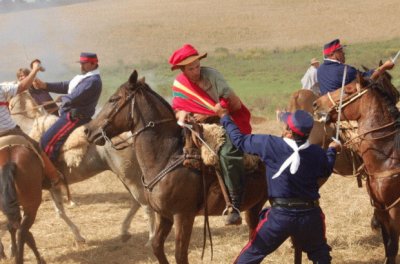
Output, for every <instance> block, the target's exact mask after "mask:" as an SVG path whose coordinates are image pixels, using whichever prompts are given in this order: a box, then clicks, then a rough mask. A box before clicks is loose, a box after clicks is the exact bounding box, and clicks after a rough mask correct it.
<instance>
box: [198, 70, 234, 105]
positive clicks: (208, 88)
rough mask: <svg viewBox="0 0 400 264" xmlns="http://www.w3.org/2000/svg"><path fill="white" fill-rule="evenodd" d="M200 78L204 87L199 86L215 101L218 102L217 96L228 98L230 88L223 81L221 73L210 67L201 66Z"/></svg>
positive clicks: (230, 91)
mask: <svg viewBox="0 0 400 264" xmlns="http://www.w3.org/2000/svg"><path fill="white" fill-rule="evenodd" d="M200 74H201V80H202V81H203V83H204V87H201V88H202V89H203V90H204V91H205V92H206V93H207V94H208V95H209V96H210V97H211V98H212V99H213V100H214V101H215V102H219V98H221V97H222V98H228V97H229V96H230V95H231V93H232V89H231V88H230V87H229V85H228V83H227V82H226V81H225V79H224V77H223V76H222V74H221V73H219V72H218V71H217V70H216V69H213V68H210V67H201V69H200Z"/></svg>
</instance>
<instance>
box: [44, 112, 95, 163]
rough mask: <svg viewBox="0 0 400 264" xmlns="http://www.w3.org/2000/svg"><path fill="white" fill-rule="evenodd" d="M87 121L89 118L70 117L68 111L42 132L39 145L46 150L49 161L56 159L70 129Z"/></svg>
mask: <svg viewBox="0 0 400 264" xmlns="http://www.w3.org/2000/svg"><path fill="white" fill-rule="evenodd" d="M89 121H90V118H86V119H78V118H77V119H72V118H71V115H70V113H66V114H63V115H61V116H60V118H59V119H58V120H57V121H56V122H55V123H54V124H53V125H52V126H51V127H50V128H49V129H48V130H47V131H46V132H45V133H44V134H43V136H42V138H41V139H40V146H41V147H42V149H43V151H44V152H46V154H47V156H48V157H49V158H50V159H51V161H56V160H57V158H58V155H59V153H60V150H61V147H62V145H63V144H64V142H65V141H66V140H67V138H68V136H69V135H70V134H71V133H72V131H74V129H75V128H77V127H78V126H81V125H83V124H86V123H88V122H89Z"/></svg>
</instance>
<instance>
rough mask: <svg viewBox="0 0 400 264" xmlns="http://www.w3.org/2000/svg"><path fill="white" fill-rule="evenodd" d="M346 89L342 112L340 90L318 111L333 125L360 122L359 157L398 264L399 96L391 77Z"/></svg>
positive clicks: (389, 256)
mask: <svg viewBox="0 0 400 264" xmlns="http://www.w3.org/2000/svg"><path fill="white" fill-rule="evenodd" d="M344 89H345V90H344V96H343V105H342V109H341V110H339V109H338V102H339V99H340V93H341V91H340V89H339V90H337V91H335V92H332V93H330V96H328V95H324V96H322V97H320V98H319V99H318V100H317V101H316V102H315V103H314V107H315V110H316V113H317V114H318V115H319V116H328V120H329V121H330V122H335V121H336V120H337V118H338V112H340V113H341V120H357V122H358V135H359V136H358V140H359V143H358V146H357V148H358V154H359V155H360V156H361V157H362V160H363V161H364V164H365V168H366V171H367V174H368V178H367V189H368V192H369V195H370V197H371V202H372V205H373V206H374V208H375V212H374V214H375V215H376V218H377V220H378V221H379V223H380V225H381V230H382V237H383V243H384V246H385V255H386V258H385V263H396V256H397V253H398V244H399V234H400V203H399V202H400V178H399V173H400V157H399V153H400V152H399V150H400V130H399V127H400V121H399V120H400V119H399V118H400V113H399V111H398V109H397V107H396V103H397V101H398V98H399V93H398V91H397V90H396V88H395V87H394V86H393V85H392V83H391V78H390V76H389V75H388V74H383V75H382V76H380V77H379V78H378V79H377V80H376V81H369V82H367V81H366V80H363V79H362V78H361V77H360V76H358V78H357V83H351V84H349V85H347V86H345V88H344ZM329 97H330V98H329ZM349 143H352V142H349Z"/></svg>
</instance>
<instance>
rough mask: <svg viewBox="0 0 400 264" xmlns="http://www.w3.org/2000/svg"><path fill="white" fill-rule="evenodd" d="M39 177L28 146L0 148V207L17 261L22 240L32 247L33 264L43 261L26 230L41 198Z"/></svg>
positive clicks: (21, 259) (38, 162)
mask: <svg viewBox="0 0 400 264" xmlns="http://www.w3.org/2000/svg"><path fill="white" fill-rule="evenodd" d="M43 178H44V174H43V166H42V163H41V160H40V159H39V157H38V156H37V155H36V154H35V153H34V152H33V151H32V150H31V149H30V148H27V147H25V146H20V145H13V146H7V147H5V148H2V149H1V150H0V199H1V209H2V211H3V213H4V214H5V215H6V217H7V220H8V229H9V231H10V234H11V242H12V251H13V254H15V263H17V264H20V263H23V262H24V245H25V243H26V244H27V245H28V246H29V247H30V248H31V249H32V251H33V253H34V254H35V256H36V260H37V263H45V261H44V260H43V259H42V257H41V256H40V254H39V251H38V249H37V247H36V243H35V239H34V238H33V235H32V233H31V232H30V231H29V229H30V228H31V226H32V225H33V223H34V221H35V218H36V213H37V210H38V208H39V206H40V203H41V201H42V181H43ZM20 206H21V208H22V211H23V215H22V217H21V212H20Z"/></svg>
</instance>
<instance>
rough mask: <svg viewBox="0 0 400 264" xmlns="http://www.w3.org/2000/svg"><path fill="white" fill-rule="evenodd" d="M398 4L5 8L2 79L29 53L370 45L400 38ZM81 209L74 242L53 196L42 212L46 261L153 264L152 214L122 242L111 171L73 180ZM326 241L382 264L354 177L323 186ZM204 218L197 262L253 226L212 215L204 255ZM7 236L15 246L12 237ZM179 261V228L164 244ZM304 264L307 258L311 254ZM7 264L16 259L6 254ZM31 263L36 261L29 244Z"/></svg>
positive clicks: (127, 1)
mask: <svg viewBox="0 0 400 264" xmlns="http://www.w3.org/2000/svg"><path fill="white" fill-rule="evenodd" d="M399 11H400V5H399V4H398V1H397V0H386V1H380V2H377V1H372V0H362V1H361V0H354V1H345V0H336V1H318V0H269V1H265V0H247V1H240V0H218V1H210V0H204V1H201V0H169V1H162V0H118V1H108V0H104V1H91V2H86V3H80V4H76V5H68V6H62V7H52V8H45V9H40V10H29V11H20V12H14V13H4V14H0V32H1V36H2V37H1V41H0V48H1V50H2V51H3V56H2V64H1V65H0V77H9V78H14V77H13V75H14V70H11V71H10V69H17V68H18V67H20V66H21V65H25V64H26V63H27V60H28V59H30V58H32V57H39V58H42V60H43V61H46V66H47V68H48V69H51V70H52V71H56V70H62V67H63V65H64V64H71V63H72V62H73V61H75V59H76V58H77V55H78V54H79V52H81V51H85V50H86V51H96V52H97V53H98V54H99V57H100V61H101V64H103V65H113V64H117V63H120V62H121V61H123V62H124V63H139V62H140V61H147V60H152V61H167V59H168V57H169V55H170V53H171V52H172V51H173V50H174V49H175V48H177V47H179V46H181V45H182V44H183V43H192V44H194V45H195V46H197V47H198V49H200V50H201V51H209V52H211V53H212V52H213V51H214V50H215V49H216V48H218V47H224V48H228V49H230V50H238V49H250V48H266V49H270V50H274V49H286V48H296V47H304V46H308V45H317V46H321V47H322V45H323V44H324V43H325V42H327V41H330V40H331V39H333V38H336V37H339V38H341V39H342V40H343V41H344V42H346V43H348V44H351V43H356V42H369V41H379V40H387V39H392V38H395V37H400V27H399V16H398V14H399ZM256 130H257V131H258V132H263V133H266V132H269V133H275V134H276V133H278V129H277V125H276V124H275V123H274V122H270V123H268V124H267V123H260V124H258V125H257V127H256ZM71 190H72V193H73V196H74V199H75V200H76V202H77V204H78V206H77V207H74V208H68V210H67V211H68V214H69V216H70V217H71V219H72V220H73V221H74V222H75V223H76V224H77V225H78V226H79V227H80V229H81V231H82V233H83V234H84V236H85V237H86V239H87V243H86V244H85V245H80V246H74V243H73V237H72V235H71V233H70V232H69V230H68V229H67V227H66V225H64V224H63V223H62V221H61V220H60V219H58V218H57V217H56V216H55V213H54V210H53V207H52V204H51V201H50V200H49V195H48V193H47V192H44V195H43V198H44V202H43V204H42V206H41V207H40V209H39V212H38V217H37V221H36V223H35V224H34V226H33V228H32V232H33V234H34V236H35V237H36V240H37V245H38V247H39V250H40V252H41V253H42V254H43V256H44V258H45V259H46V260H47V263H63V264H75V263H82V264H110V263H118V264H120V263H121V264H122V263H140V264H148V263H156V260H155V258H154V257H153V255H152V252H151V250H150V249H149V248H148V247H146V246H145V244H146V241H147V237H148V232H147V226H146V221H147V220H146V217H145V215H144V214H143V212H142V211H139V213H138V214H137V216H136V217H135V218H134V220H133V224H132V227H131V232H132V233H133V236H132V238H131V239H130V240H129V241H128V242H127V243H122V242H121V241H120V240H119V237H118V235H119V229H120V225H121V222H122V220H123V218H124V216H125V214H126V213H127V211H128V208H129V206H130V201H129V195H128V193H127V192H126V190H125V188H124V187H123V186H122V184H121V183H119V182H118V180H117V179H116V177H114V175H112V174H111V173H103V174H101V175H98V176H96V177H93V178H92V179H90V180H87V181H84V182H81V183H77V184H74V185H72V186H71ZM321 194H322V199H321V203H322V207H323V208H324V210H325V213H326V222H327V238H328V242H329V243H330V245H331V246H332V247H333V251H332V256H333V257H334V260H333V263H349V264H356V263H357V264H359V263H365V264H370V263H382V262H381V260H382V258H383V255H384V251H383V246H382V245H381V238H380V235H379V234H377V233H374V232H372V231H371V230H370V228H369V220H370V217H371V215H372V207H371V206H370V204H369V198H368V195H367V193H366V190H365V187H364V188H361V189H359V188H357V187H356V181H355V179H353V178H342V177H339V176H337V175H333V176H332V178H331V179H330V180H329V181H328V183H327V184H326V185H325V186H324V187H323V188H322V190H321ZM202 223H203V218H202V217H198V218H197V219H196V222H195V227H194V232H193V236H192V242H191V246H190V255H189V258H190V263H231V262H232V260H233V259H234V257H235V256H236V255H237V254H238V253H239V252H240V250H241V248H242V247H243V246H244V245H245V243H246V239H247V230H246V227H245V226H244V225H242V226H240V227H225V226H223V222H222V219H221V218H220V217H212V219H211V227H212V232H213V243H214V257H213V260H212V261H211V260H210V248H209V247H208V248H207V249H206V255H205V258H204V260H203V261H202V260H201V259H200V256H201V247H202ZM3 241H4V243H5V244H6V245H9V236H8V234H6V235H4V236H3ZM165 249H166V252H167V254H168V258H169V260H170V261H171V263H174V260H173V256H174V243H173V231H172V235H170V237H169V238H168V241H167V243H166V246H165ZM292 253H293V251H292V249H291V248H290V244H288V243H286V244H284V245H283V246H282V247H281V248H280V249H279V250H277V251H276V252H274V253H273V254H272V255H271V256H269V257H268V258H267V259H266V260H265V261H264V262H263V263H267V262H268V263H276V264H278V263H279V264H280V263H291V262H292V257H293V256H292ZM304 261H305V262H304V263H307V261H306V259H305V258H304ZM0 263H11V262H10V261H9V260H8V261H4V262H0ZM26 263H35V261H34V257H33V255H32V253H31V252H30V250H29V249H27V250H26Z"/></svg>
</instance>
